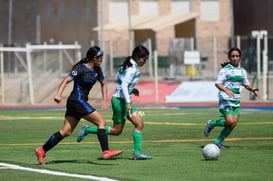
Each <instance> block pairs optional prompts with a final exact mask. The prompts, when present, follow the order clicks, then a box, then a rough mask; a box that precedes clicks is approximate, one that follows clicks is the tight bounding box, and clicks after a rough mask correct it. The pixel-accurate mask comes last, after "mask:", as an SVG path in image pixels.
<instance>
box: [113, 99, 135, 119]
mask: <svg viewBox="0 0 273 181" xmlns="http://www.w3.org/2000/svg"><path fill="white" fill-rule="evenodd" d="M111 103H112V109H113V117H112V120H113V121H114V122H117V123H125V121H126V119H127V116H128V115H129V112H128V108H127V103H126V101H125V99H121V98H118V97H114V96H112V99H111ZM131 106H132V112H131V113H134V112H136V111H137V109H136V107H135V105H134V104H133V103H132V104H131Z"/></svg>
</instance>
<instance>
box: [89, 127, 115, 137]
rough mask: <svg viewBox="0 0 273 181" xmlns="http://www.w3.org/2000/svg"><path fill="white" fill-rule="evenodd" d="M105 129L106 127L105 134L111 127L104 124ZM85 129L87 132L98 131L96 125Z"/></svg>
mask: <svg viewBox="0 0 273 181" xmlns="http://www.w3.org/2000/svg"><path fill="white" fill-rule="evenodd" d="M105 129H106V134H107V135H108V134H110V129H111V127H110V126H106V127H105ZM86 131H87V132H88V133H92V134H97V132H98V127H89V128H87V129H86Z"/></svg>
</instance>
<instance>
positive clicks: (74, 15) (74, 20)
mask: <svg viewBox="0 0 273 181" xmlns="http://www.w3.org/2000/svg"><path fill="white" fill-rule="evenodd" d="M71 20H72V23H77V20H78V6H77V4H75V3H73V4H72V5H71Z"/></svg>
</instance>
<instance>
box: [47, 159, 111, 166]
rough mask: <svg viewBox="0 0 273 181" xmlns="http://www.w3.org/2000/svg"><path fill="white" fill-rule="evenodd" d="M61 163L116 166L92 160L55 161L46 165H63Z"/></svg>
mask: <svg viewBox="0 0 273 181" xmlns="http://www.w3.org/2000/svg"><path fill="white" fill-rule="evenodd" d="M61 163H73V164H75V163H80V164H93V165H115V164H113V163H98V162H93V161H90V160H53V161H49V162H46V164H61Z"/></svg>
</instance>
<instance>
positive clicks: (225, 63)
mask: <svg viewBox="0 0 273 181" xmlns="http://www.w3.org/2000/svg"><path fill="white" fill-rule="evenodd" d="M233 51H237V52H238V53H239V55H240V57H241V54H242V53H241V50H240V49H239V48H236V47H232V48H231V49H229V51H228V58H229V60H230V58H231V53H232V52H233ZM229 63H230V61H229V62H224V63H222V64H221V66H222V67H225V66H226V65H227V64H229Z"/></svg>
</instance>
